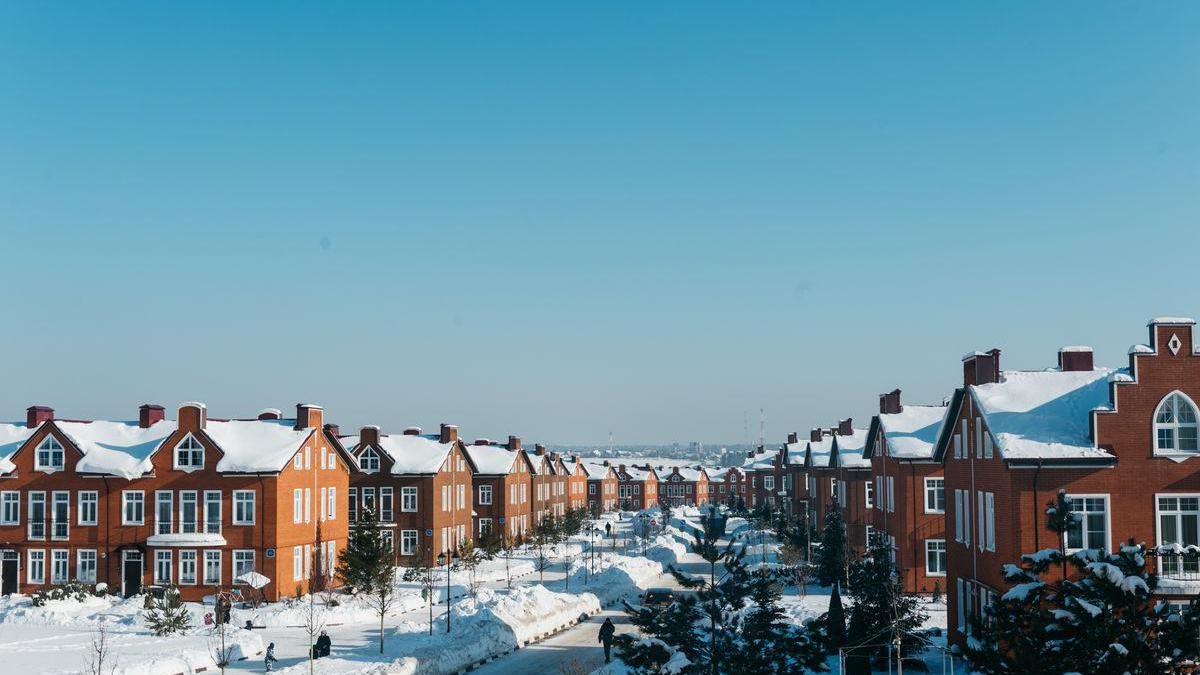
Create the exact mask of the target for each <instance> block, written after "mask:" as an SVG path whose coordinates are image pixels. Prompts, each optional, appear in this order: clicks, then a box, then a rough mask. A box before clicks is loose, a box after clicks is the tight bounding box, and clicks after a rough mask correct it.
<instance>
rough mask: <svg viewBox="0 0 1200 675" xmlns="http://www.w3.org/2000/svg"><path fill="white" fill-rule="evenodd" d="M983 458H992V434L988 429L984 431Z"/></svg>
mask: <svg viewBox="0 0 1200 675" xmlns="http://www.w3.org/2000/svg"><path fill="white" fill-rule="evenodd" d="M983 458H984V459H991V458H992V435H991V434H989V433H988V432H987V431H986V430H985V431H984V432H983Z"/></svg>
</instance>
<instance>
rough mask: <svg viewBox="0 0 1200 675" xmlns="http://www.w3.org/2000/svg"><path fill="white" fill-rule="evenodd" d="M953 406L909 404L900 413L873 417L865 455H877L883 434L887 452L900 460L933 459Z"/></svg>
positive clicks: (881, 414)
mask: <svg viewBox="0 0 1200 675" xmlns="http://www.w3.org/2000/svg"><path fill="white" fill-rule="evenodd" d="M948 410H949V406H945V405H905V406H903V407H902V408H901V410H900V412H898V413H880V414H878V415H876V416H875V417H873V418H872V419H871V430H870V432H869V433H868V434H867V444H866V450H865V451H864V453H863V455H864V456H865V457H867V458H871V457H873V456H874V454H875V438H876V436H877V435H878V434H881V433H882V434H883V437H884V439H885V440H886V441H887V455H888V456H889V457H893V458H896V459H933V454H934V446H935V445H936V444H937V440H938V435H939V434H940V433H941V430H942V424H944V423H945V419H946V415H947V411H948Z"/></svg>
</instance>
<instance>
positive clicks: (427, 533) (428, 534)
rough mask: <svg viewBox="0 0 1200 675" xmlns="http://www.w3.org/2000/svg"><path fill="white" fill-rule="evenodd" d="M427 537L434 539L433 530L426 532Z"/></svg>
mask: <svg viewBox="0 0 1200 675" xmlns="http://www.w3.org/2000/svg"><path fill="white" fill-rule="evenodd" d="M425 536H426V537H432V536H433V530H425Z"/></svg>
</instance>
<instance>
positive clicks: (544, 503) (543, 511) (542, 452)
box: [529, 444, 558, 527]
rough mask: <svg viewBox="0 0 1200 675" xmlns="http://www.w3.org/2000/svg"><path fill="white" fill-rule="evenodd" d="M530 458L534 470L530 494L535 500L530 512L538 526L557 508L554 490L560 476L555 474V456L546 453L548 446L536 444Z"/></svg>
mask: <svg viewBox="0 0 1200 675" xmlns="http://www.w3.org/2000/svg"><path fill="white" fill-rule="evenodd" d="M529 459H530V460H531V461H532V462H533V472H532V473H530V474H529V494H530V495H532V497H531V498H532V500H533V502H532V503H531V508H530V513H531V514H532V517H533V523H532V525H533V526H534V527H536V526H537V525H538V524H539V523H541V522H542V521H543V520H545V519H546V518H547V517H549V516H550V515H551V514H553V513H555V511H556V510H557V508H556V498H555V496H554V492H555V486H556V485H557V484H558V478H557V477H556V476H555V475H554V468H555V466H554V465H555V461H554V458H553V457H551V456H550V455H549V454H547V453H546V446H544V445H541V444H538V445H535V446H534V449H533V455H531V456H530V457H529Z"/></svg>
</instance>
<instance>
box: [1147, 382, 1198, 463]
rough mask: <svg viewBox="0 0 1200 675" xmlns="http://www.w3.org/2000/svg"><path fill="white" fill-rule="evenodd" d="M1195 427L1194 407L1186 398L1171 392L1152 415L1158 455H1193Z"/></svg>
mask: <svg viewBox="0 0 1200 675" xmlns="http://www.w3.org/2000/svg"><path fill="white" fill-rule="evenodd" d="M1196 427H1197V425H1196V407H1195V406H1194V405H1192V402H1191V400H1189V399H1188V397H1187V396H1184V395H1183V394H1181V393H1179V392H1173V393H1171V394H1169V395H1168V396H1167V397H1166V398H1165V399H1163V401H1162V403H1160V404H1158V410H1157V411H1155V413H1154V436H1155V447H1156V448H1157V449H1158V452H1160V453H1172V452H1186V453H1195V452H1197V449H1198V448H1197V442H1196Z"/></svg>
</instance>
